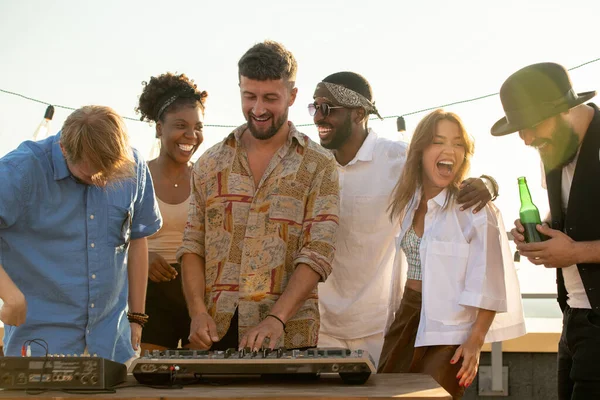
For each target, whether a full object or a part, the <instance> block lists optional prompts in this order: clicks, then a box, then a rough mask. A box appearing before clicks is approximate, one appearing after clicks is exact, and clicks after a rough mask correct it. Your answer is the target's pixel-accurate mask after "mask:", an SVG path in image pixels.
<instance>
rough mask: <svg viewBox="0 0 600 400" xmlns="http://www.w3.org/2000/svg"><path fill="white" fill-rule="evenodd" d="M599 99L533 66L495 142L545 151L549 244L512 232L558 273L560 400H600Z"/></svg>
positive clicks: (533, 258)
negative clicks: (511, 139)
mask: <svg viewBox="0 0 600 400" xmlns="http://www.w3.org/2000/svg"><path fill="white" fill-rule="evenodd" d="M595 95H596V92H594V91H592V92H584V93H576V92H575V91H574V90H573V88H572V86H571V80H570V78H569V75H568V73H567V71H566V70H565V68H564V67H562V66H561V65H558V64H554V63H540V64H533V65H529V66H527V67H525V68H522V69H520V70H519V71H517V72H515V73H514V74H512V75H511V76H510V77H509V78H508V79H507V80H506V81H505V82H504V84H503V85H502V88H501V89H500V100H501V101H502V106H503V108H504V111H505V113H506V117H505V118H502V119H500V120H499V121H498V122H496V124H495V125H494V126H493V127H492V130H491V133H492V135H494V136H502V135H506V134H509V133H512V132H517V131H518V132H519V136H520V137H521V139H523V142H524V143H525V144H526V145H527V146H532V147H535V148H537V149H538V151H539V153H540V157H541V161H542V165H543V169H544V172H545V186H547V189H548V200H549V203H550V217H549V218H548V219H547V221H548V223H549V224H550V226H551V227H550V226H548V224H547V223H545V224H543V225H538V226H537V230H538V231H539V232H540V233H542V234H544V235H545V236H547V237H548V239H547V240H546V241H543V242H539V243H525V237H524V235H523V233H524V229H523V225H522V224H521V221H520V220H516V221H515V228H514V229H513V230H512V234H513V236H514V241H515V243H516V244H517V249H518V250H519V252H520V253H521V255H523V256H525V257H527V258H528V259H529V261H530V262H532V263H533V264H536V265H544V266H545V267H546V268H556V274H557V280H556V282H557V284H558V302H559V304H560V307H561V309H562V310H563V313H564V317H563V332H562V335H561V338H560V342H559V345H558V398H559V399H561V400H562V399H597V398H600V368H598V360H600V290H599V289H600V224H599V223H598V222H600V207H599V206H598V205H599V204H600V179H598V177H599V176H600V110H599V109H598V107H597V106H596V105H594V104H592V103H590V104H583V103H585V102H586V101H588V100H589V99H591V98H592V97H594V96H595Z"/></svg>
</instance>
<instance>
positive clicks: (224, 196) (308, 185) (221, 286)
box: [177, 41, 339, 350]
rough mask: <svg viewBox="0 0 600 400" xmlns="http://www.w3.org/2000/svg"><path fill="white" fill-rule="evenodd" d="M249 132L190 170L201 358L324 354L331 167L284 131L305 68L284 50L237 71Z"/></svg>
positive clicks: (269, 51) (193, 286)
mask: <svg viewBox="0 0 600 400" xmlns="http://www.w3.org/2000/svg"><path fill="white" fill-rule="evenodd" d="M238 68H239V86H240V93H241V97H242V111H243V113H244V117H245V118H246V121H247V123H246V124H244V125H242V126H240V127H239V128H237V129H235V130H234V131H233V132H232V133H231V134H230V135H229V136H228V137H227V138H226V139H225V140H224V141H223V142H221V143H219V144H217V145H216V146H214V147H212V148H211V149H209V150H208V151H207V152H206V153H204V154H203V155H202V157H200V159H199V160H198V162H197V163H196V165H195V166H194V171H193V176H192V187H193V189H192V190H193V195H192V204H191V206H190V212H189V216H188V224H187V227H186V230H185V233H184V239H183V245H182V247H181V248H180V249H179V251H178V253H177V258H178V260H180V261H181V263H182V268H181V269H182V280H183V288H184V294H185V297H186V301H187V304H188V309H189V313H190V317H191V319H192V323H191V327H190V342H191V344H192V345H193V346H195V347H199V348H202V349H208V348H210V349H212V350H223V349H227V348H243V347H249V348H251V349H258V348H260V347H262V346H265V347H267V346H268V347H270V348H274V347H278V346H282V345H283V346H285V347H286V348H305V347H314V346H316V345H317V336H318V332H319V308H318V300H317V283H318V282H323V281H325V279H327V276H328V275H329V274H330V273H331V261H332V259H333V254H334V244H335V234H336V230H337V227H338V212H339V183H338V174H337V170H336V165H335V162H334V159H333V156H332V155H331V154H330V153H329V152H328V151H327V150H325V149H323V148H322V147H320V146H319V145H318V144H316V143H314V142H313V141H312V140H310V139H309V138H308V137H307V136H306V135H304V134H302V133H300V132H298V131H297V130H296V128H295V127H294V125H293V124H292V123H291V122H290V121H288V109H289V107H290V106H291V105H292V104H294V101H295V99H296V93H297V88H295V87H294V83H295V82H294V81H295V78H296V69H297V64H296V60H295V59H294V56H293V55H292V54H291V53H290V52H289V51H288V50H286V49H285V48H284V47H283V46H282V45H281V44H279V43H276V42H271V41H266V42H263V43H259V44H256V45H255V46H253V47H252V48H250V50H248V51H247V52H246V54H244V56H242V58H241V59H240V61H239V63H238Z"/></svg>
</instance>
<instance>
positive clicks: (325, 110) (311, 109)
mask: <svg viewBox="0 0 600 400" xmlns="http://www.w3.org/2000/svg"><path fill="white" fill-rule="evenodd" d="M334 108H345V107H342V106H330V105H329V104H327V103H323V104H317V103H310V104H309V105H308V113H309V114H310V116H311V117H314V116H315V115H316V114H317V111H319V110H321V114H322V115H323V117H324V118H325V117H327V116H328V115H329V113H331V110H332V109H334Z"/></svg>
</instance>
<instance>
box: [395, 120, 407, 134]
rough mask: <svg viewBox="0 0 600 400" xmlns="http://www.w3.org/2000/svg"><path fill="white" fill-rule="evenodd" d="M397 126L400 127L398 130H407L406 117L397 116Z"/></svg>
mask: <svg viewBox="0 0 600 400" xmlns="http://www.w3.org/2000/svg"><path fill="white" fill-rule="evenodd" d="M396 128H398V132H405V131H406V121H404V117H398V118H396Z"/></svg>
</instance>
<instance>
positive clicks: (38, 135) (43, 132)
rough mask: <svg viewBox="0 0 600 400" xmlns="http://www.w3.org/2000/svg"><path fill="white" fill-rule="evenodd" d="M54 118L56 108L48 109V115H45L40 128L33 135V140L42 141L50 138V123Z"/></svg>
mask: <svg viewBox="0 0 600 400" xmlns="http://www.w3.org/2000/svg"><path fill="white" fill-rule="evenodd" d="M52 117H54V107H53V106H48V107H47V108H46V113H45V114H44V119H43V120H42V122H40V124H39V126H38V127H37V129H36V130H35V132H34V133H33V140H42V139H46V138H47V137H48V132H50V121H52Z"/></svg>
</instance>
